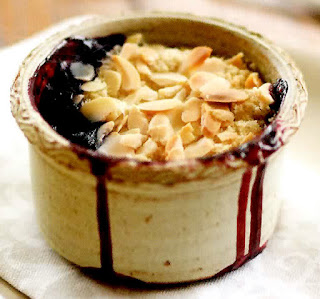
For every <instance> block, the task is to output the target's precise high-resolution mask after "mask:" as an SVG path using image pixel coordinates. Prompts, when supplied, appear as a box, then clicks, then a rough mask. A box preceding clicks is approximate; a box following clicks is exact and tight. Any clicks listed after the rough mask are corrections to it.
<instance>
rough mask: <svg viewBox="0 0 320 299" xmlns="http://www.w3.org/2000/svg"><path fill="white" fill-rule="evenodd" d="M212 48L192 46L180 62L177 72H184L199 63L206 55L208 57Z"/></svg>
mask: <svg viewBox="0 0 320 299" xmlns="http://www.w3.org/2000/svg"><path fill="white" fill-rule="evenodd" d="M211 53H212V49H211V48H209V47H195V48H193V49H192V50H191V51H190V53H189V54H188V56H187V57H186V59H185V60H184V61H183V62H182V64H181V66H180V69H179V72H180V73H182V74H184V73H186V72H188V71H189V70H191V69H193V68H195V67H197V66H199V65H201V64H202V63H203V62H204V61H205V60H206V59H207V58H208V57H210V55H211Z"/></svg>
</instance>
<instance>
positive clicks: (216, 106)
mask: <svg viewBox="0 0 320 299" xmlns="http://www.w3.org/2000/svg"><path fill="white" fill-rule="evenodd" d="M202 111H203V112H209V113H210V114H211V115H212V116H213V117H214V118H216V119H217V120H219V121H221V122H227V123H231V122H233V120H234V114H233V113H232V112H231V111H230V109H229V107H228V104H224V103H210V104H209V103H203V104H202Z"/></svg>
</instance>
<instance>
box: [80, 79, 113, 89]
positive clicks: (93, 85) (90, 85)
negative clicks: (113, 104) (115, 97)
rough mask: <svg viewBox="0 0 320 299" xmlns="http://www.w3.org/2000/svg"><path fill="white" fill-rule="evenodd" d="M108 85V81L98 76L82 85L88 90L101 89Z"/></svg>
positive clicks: (82, 87)
mask: <svg viewBox="0 0 320 299" xmlns="http://www.w3.org/2000/svg"><path fill="white" fill-rule="evenodd" d="M106 87H107V85H106V83H105V82H103V81H101V80H100V79H99V78H96V79H94V80H93V81H90V82H86V83H84V84H82V85H81V89H82V90H83V91H87V92H95V91H99V90H102V89H104V88H106Z"/></svg>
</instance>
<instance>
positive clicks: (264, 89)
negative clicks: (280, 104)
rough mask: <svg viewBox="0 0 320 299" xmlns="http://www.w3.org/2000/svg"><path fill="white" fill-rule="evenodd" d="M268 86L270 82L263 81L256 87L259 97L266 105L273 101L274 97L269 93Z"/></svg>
mask: <svg viewBox="0 0 320 299" xmlns="http://www.w3.org/2000/svg"><path fill="white" fill-rule="evenodd" d="M270 87H271V83H265V84H263V85H261V86H260V87H259V88H258V90H259V92H260V99H261V100H262V101H263V102H265V103H266V104H268V105H270V104H272V103H273V102H274V99H273V98H272V96H271V94H270Z"/></svg>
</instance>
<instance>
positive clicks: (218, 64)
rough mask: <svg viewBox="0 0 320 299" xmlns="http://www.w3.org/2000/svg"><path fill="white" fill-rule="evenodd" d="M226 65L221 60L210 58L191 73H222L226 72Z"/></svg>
mask: <svg viewBox="0 0 320 299" xmlns="http://www.w3.org/2000/svg"><path fill="white" fill-rule="evenodd" d="M226 67H227V65H226V63H225V61H223V60H222V59H221V58H217V57H210V58H207V59H206V60H205V61H204V63H203V64H201V65H200V66H199V67H196V68H195V69H194V70H192V71H193V72H209V73H214V74H216V73H224V72H225V71H226Z"/></svg>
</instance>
